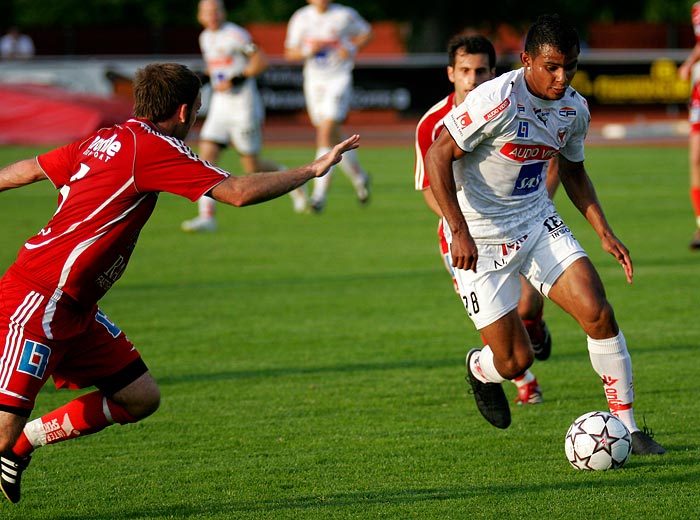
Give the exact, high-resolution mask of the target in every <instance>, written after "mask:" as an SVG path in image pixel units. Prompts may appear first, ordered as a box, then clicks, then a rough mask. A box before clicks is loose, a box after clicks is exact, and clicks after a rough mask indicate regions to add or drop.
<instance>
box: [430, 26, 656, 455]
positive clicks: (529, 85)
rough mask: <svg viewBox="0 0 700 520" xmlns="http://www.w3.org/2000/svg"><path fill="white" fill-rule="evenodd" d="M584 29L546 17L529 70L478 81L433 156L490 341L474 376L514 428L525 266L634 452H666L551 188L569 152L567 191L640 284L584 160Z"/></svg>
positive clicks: (461, 268)
mask: <svg viewBox="0 0 700 520" xmlns="http://www.w3.org/2000/svg"><path fill="white" fill-rule="evenodd" d="M579 52H580V43H579V39H578V35H577V33H576V30H575V29H574V28H573V27H572V26H571V25H569V24H568V23H566V22H564V21H563V20H562V19H561V18H560V17H559V16H557V15H546V16H542V17H540V18H538V20H537V21H536V22H535V23H534V24H533V25H532V27H531V28H530V30H529V31H528V33H527V37H526V40H525V50H524V52H522V53H521V61H522V64H523V68H521V69H518V70H516V71H512V72H509V73H506V74H503V75H502V76H499V77H498V78H496V79H494V80H492V81H489V82H486V83H484V84H483V85H481V86H479V87H477V88H476V89H475V90H474V91H473V92H472V93H471V94H469V96H467V97H466V99H465V100H464V102H463V103H462V104H461V105H459V106H457V107H455V108H454V109H453V110H452V111H451V112H450V113H449V114H448V115H447V117H446V118H445V129H446V130H447V131H446V132H442V133H441V134H440V136H439V137H438V138H437V140H436V141H435V143H434V144H433V146H432V147H431V148H430V150H429V151H428V154H427V156H426V169H427V172H428V176H429V178H430V185H431V188H432V191H433V194H434V195H435V199H436V201H437V203H438V204H439V206H440V209H441V211H442V213H443V215H444V219H445V224H446V233H447V239H448V243H449V244H450V254H451V256H452V265H453V266H454V267H455V273H456V277H457V283H458V285H459V290H460V294H462V295H463V296H464V303H465V305H466V309H467V312H468V314H469V316H470V318H471V319H472V321H473V322H474V324H475V326H476V328H477V329H478V330H479V331H480V332H481V334H482V335H483V337H484V338H485V340H486V343H487V345H486V346H484V347H483V348H482V349H472V350H471V351H470V352H469V354H468V355H467V379H468V381H469V383H470V385H471V387H472V390H473V392H474V397H475V400H476V403H477V407H478V408H479V411H480V412H481V414H482V415H483V416H484V417H485V418H486V419H487V420H488V421H489V422H490V423H491V424H492V425H494V426H496V427H499V428H507V427H508V426H509V425H510V422H511V417H510V409H509V406H508V401H507V399H506V396H505V393H504V392H503V388H502V386H501V383H502V382H503V381H505V380H506V379H512V378H514V377H517V376H518V375H520V374H522V373H523V372H524V371H525V370H526V369H527V368H528V367H529V366H530V365H531V364H532V362H533V358H534V354H533V350H532V347H531V345H530V340H529V338H528V336H527V333H526V331H525V327H523V324H522V321H521V320H520V317H519V316H518V313H517V305H518V298H519V296H520V274H523V275H524V276H525V277H526V278H527V279H528V280H529V281H530V283H532V284H533V285H534V286H535V287H536V288H538V289H539V290H540V291H541V292H542V294H543V295H545V296H547V297H548V298H549V299H551V300H552V301H553V302H554V303H556V304H557V305H559V306H560V307H561V308H562V309H563V310H564V311H566V312H567V313H569V314H570V315H571V316H572V317H573V318H574V319H575V320H576V321H577V322H578V323H579V324H580V326H581V328H582V329H583V330H584V332H585V333H586V334H587V337H588V340H587V343H588V352H589V355H590V360H591V364H592V366H593V369H594V370H595V372H596V373H597V374H598V375H599V376H600V378H601V380H602V382H603V385H604V393H605V396H606V398H607V401H608V407H609V408H610V410H611V412H612V413H614V414H615V415H616V416H617V417H619V418H620V419H621V420H622V421H623V422H624V423H625V425H626V426H627V428H628V429H629V430H630V432H632V451H633V453H635V454H639V455H646V454H662V453H665V451H666V450H665V449H664V448H663V447H662V446H661V445H659V444H658V443H657V442H656V441H654V440H653V439H652V438H651V437H650V436H649V435H648V433H647V432H646V431H641V430H640V429H639V428H638V427H637V424H636V422H635V419H634V413H633V408H632V402H633V400H634V392H633V387H632V362H631V359H630V355H629V352H628V350H627V345H626V343H625V338H624V336H623V334H622V332H621V331H620V328H619V326H618V324H617V321H616V320H615V315H614V312H613V309H612V306H611V305H610V303H609V301H608V300H607V298H606V296H605V290H604V288H603V284H602V281H601V279H600V277H599V275H598V273H597V272H596V270H595V268H594V267H593V264H592V263H591V261H590V260H589V258H588V256H587V255H586V253H585V251H584V250H583V248H582V247H581V246H580V245H579V243H578V242H577V241H576V239H575V238H574V236H573V234H572V233H571V230H570V229H569V228H568V226H566V224H565V223H564V222H563V220H562V219H561V217H560V216H559V215H558V214H557V212H556V210H555V208H554V205H553V204H552V202H551V200H550V199H549V197H548V196H547V192H546V190H545V183H544V182H543V180H544V177H543V175H544V172H545V170H546V167H547V161H548V160H549V159H550V158H551V157H554V156H557V155H558V158H559V159H558V160H559V166H558V171H559V175H560V179H561V182H562V184H563V186H564V188H565V189H566V193H567V195H568V196H569V198H570V199H571V200H572V202H573V203H574V205H575V206H576V207H577V208H578V209H579V210H580V211H581V213H582V214H583V215H584V216H585V218H586V219H587V220H588V222H589V223H590V224H591V226H592V227H593V229H594V230H595V231H596V233H597V234H598V236H599V237H600V240H601V245H602V247H603V249H604V250H605V251H607V252H609V253H610V254H612V255H613V256H614V257H615V258H616V259H617V261H618V262H619V263H620V265H622V267H623V270H624V273H625V276H626V277H627V281H628V282H629V283H631V282H632V274H633V268H632V260H631V258H630V256H629V252H628V250H627V248H626V247H625V246H624V244H623V243H622V242H621V241H620V240H619V239H618V238H617V237H616V236H615V234H614V233H613V230H612V228H611V227H610V225H609V223H608V221H607V219H606V218H605V215H604V213H603V210H602V207H601V205H600V202H599V201H598V198H597V195H596V192H595V189H594V188H593V184H592V182H591V179H590V177H589V176H588V174H587V172H586V169H585V167H584V162H583V161H584V139H585V136H586V133H587V131H588V126H589V120H590V113H589V111H588V106H587V104H586V101H585V100H584V99H583V97H581V96H580V95H579V94H578V93H577V92H576V91H575V90H573V89H572V88H571V87H570V86H569V85H570V82H571V80H572V79H573V77H574V75H575V73H576V69H577V66H578V55H579Z"/></svg>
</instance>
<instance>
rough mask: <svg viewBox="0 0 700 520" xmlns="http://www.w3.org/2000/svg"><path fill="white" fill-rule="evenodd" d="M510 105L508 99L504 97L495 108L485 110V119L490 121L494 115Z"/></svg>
mask: <svg viewBox="0 0 700 520" xmlns="http://www.w3.org/2000/svg"><path fill="white" fill-rule="evenodd" d="M509 105H510V99H504V100H503V102H502V103H501V104H500V105H498V106H497V107H496V108H494V109H493V110H490V111H489V112H486V114H485V115H484V119H485V120H486V121H491V120H492V119H493V118H494V117H496V116H497V115H498V114H500V113H501V112H503V111H504V110H505V109H506V108H508V106H509Z"/></svg>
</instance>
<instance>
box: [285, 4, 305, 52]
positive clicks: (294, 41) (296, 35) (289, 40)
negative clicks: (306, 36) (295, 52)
mask: <svg viewBox="0 0 700 520" xmlns="http://www.w3.org/2000/svg"><path fill="white" fill-rule="evenodd" d="M299 13H300V12H299V11H297V12H296V13H294V14H293V15H292V17H291V18H290V19H289V23H288V24H287V35H286V36H285V39H284V48H285V49H298V48H299V47H301V37H302V35H301V22H300V15H299Z"/></svg>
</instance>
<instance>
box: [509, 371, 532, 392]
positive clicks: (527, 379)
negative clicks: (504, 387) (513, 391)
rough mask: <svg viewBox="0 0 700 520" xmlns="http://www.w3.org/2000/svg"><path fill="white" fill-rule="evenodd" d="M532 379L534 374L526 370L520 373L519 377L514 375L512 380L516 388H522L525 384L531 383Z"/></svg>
mask: <svg viewBox="0 0 700 520" xmlns="http://www.w3.org/2000/svg"><path fill="white" fill-rule="evenodd" d="M534 380H535V374H533V373H532V372H530V371H529V370H526V371H525V373H524V374H523V375H521V376H520V377H516V378H515V379H513V380H512V381H513V383H515V386H517V387H518V388H522V387H523V386H525V385H526V384H528V383H532V382H533V381H534Z"/></svg>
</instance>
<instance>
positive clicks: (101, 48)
mask: <svg viewBox="0 0 700 520" xmlns="http://www.w3.org/2000/svg"><path fill="white" fill-rule="evenodd" d="M372 26H373V29H374V35H375V36H374V40H373V41H372V42H371V43H370V44H369V45H368V47H367V48H366V49H365V50H364V51H363V54H365V55H396V54H404V53H406V52H407V49H408V44H407V42H408V39H409V35H410V27H409V25H408V24H405V23H402V22H393V21H380V22H374V23H373V24H372ZM247 28H248V29H249V30H250V32H251V33H252V34H253V37H254V38H255V39H256V41H257V42H258V43H259V44H260V45H261V46H262V48H263V49H265V51H266V52H267V53H268V54H270V55H272V56H281V55H282V53H283V52H284V37H285V33H286V24H285V23H269V24H265V23H255V24H250V25H247ZM465 29H471V30H472V31H474V32H480V33H482V34H485V35H486V36H488V37H490V38H491V39H492V40H493V42H494V44H495V46H496V48H497V50H498V51H499V53H500V52H516V51H519V50H520V48H521V46H522V39H523V37H524V34H523V32H522V30H521V29H519V28H515V27H512V26H510V25H508V24H500V25H498V26H496V27H493V28H482V27H473V28H468V27H465ZM25 32H26V33H27V34H28V35H29V36H31V37H32V39H33V40H34V45H35V47H36V53H37V55H40V56H41V55H43V56H56V55H59V56H60V55H129V54H140V55H148V54H152V55H161V54H166V55H167V54H174V55H183V54H198V53H199V44H198V37H199V33H200V28H198V27H160V28H154V27H85V28H60V27H45V28H37V29H31V28H28V29H27V30H26V31H25ZM581 35H582V37H583V40H584V44H585V45H586V46H587V47H589V48H592V49H645V48H651V49H662V48H688V49H689V48H692V47H693V45H694V43H695V40H694V35H693V31H692V27H691V24H690V23H687V24H673V23H666V24H663V23H648V22H616V23H592V24H591V25H590V26H589V27H588V28H587V30H586V31H582V34H581Z"/></svg>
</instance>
